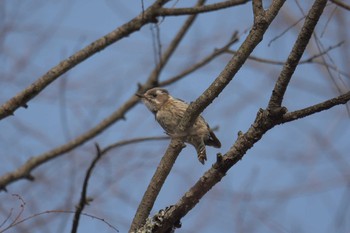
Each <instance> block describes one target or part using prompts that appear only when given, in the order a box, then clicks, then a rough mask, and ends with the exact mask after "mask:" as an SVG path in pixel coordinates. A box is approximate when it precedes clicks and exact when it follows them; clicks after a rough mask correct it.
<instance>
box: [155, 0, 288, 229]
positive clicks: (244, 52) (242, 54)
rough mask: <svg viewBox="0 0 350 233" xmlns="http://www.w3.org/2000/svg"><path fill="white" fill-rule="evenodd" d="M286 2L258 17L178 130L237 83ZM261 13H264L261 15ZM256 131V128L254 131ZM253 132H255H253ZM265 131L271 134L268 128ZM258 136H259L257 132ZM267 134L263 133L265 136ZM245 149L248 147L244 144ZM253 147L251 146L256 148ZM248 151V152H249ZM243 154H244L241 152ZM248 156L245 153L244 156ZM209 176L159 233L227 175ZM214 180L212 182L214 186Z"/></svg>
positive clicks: (187, 125)
mask: <svg viewBox="0 0 350 233" xmlns="http://www.w3.org/2000/svg"><path fill="white" fill-rule="evenodd" d="M283 3H284V1H283V0H280V1H275V2H274V3H273V4H271V6H270V8H269V11H268V12H269V13H270V14H261V15H259V17H256V20H255V22H254V26H253V28H252V30H251V31H250V32H249V35H248V36H247V38H246V39H245V41H244V42H243V43H242V45H241V46H240V48H239V49H238V51H237V53H236V54H235V55H234V56H233V58H232V59H231V60H230V61H229V63H228V64H227V65H226V67H225V68H224V70H223V71H222V72H221V73H220V75H219V76H218V77H217V78H216V79H215V81H214V82H213V83H212V84H211V85H210V87H209V88H208V89H207V90H206V91H205V92H204V93H203V94H202V95H201V96H200V97H199V98H198V99H197V100H196V101H194V102H192V103H191V104H190V105H189V107H188V108H187V110H186V113H185V115H184V117H183V118H182V120H181V122H180V124H179V126H178V130H179V131H180V132H184V131H185V130H186V129H187V128H188V127H189V126H190V125H191V124H193V121H194V120H195V119H196V118H197V117H198V115H199V114H200V113H201V112H202V111H203V110H204V109H205V108H206V107H207V106H208V105H209V104H210V103H211V102H212V101H213V100H214V99H215V98H216V97H217V96H218V95H219V93H220V92H221V91H222V90H223V89H224V88H225V87H226V86H227V85H228V83H229V82H230V81H231V80H232V79H233V77H234V75H235V74H236V73H237V72H238V70H239V69H240V68H241V66H242V65H243V63H244V62H245V61H246V60H247V58H248V57H249V55H250V54H251V52H252V51H253V50H254V48H255V47H256V46H257V45H258V44H259V43H260V41H261V40H262V38H263V35H264V33H265V32H266V30H267V28H268V26H269V25H270V24H271V22H272V21H273V19H274V18H275V17H276V15H277V13H278V12H279V10H280V9H281V7H282V5H283ZM260 13H261V12H260ZM253 129H255V128H253ZM253 129H252V131H253ZM264 130H267V129H265V128H264ZM253 133H254V134H255V132H253ZM262 134H263V133H261V135H262ZM253 138H254V139H255V140H258V139H259V137H253ZM242 145H244V144H242ZM252 145H253V144H251V146H252ZM248 148H250V147H247V148H246V150H248ZM239 152H241V150H239ZM174 153H177V154H174V155H172V156H174V157H177V156H178V153H180V150H178V151H174ZM243 154H244V153H243ZM228 168H229V166H226V167H225V169H227V170H228ZM206 174H208V175H204V176H203V177H202V178H201V179H200V181H198V183H197V184H196V193H195V194H194V193H186V194H185V196H184V197H183V199H186V201H185V202H183V200H182V199H181V200H180V202H179V203H178V204H176V205H175V207H174V208H171V213H170V214H167V215H166V218H165V222H164V225H162V226H161V227H160V228H159V229H158V232H163V231H164V230H165V229H169V227H171V226H172V225H173V224H174V222H175V221H177V220H179V219H181V218H182V217H183V216H184V215H186V214H187V212H188V211H190V210H191V209H192V208H193V207H194V206H195V205H196V204H197V203H198V202H199V200H200V198H201V197H202V196H203V195H204V194H205V193H206V192H208V190H209V189H210V188H211V187H212V186H214V185H215V184H216V183H217V182H219V181H220V179H221V178H222V177H223V176H224V174H225V172H222V171H217V169H216V168H215V169H213V170H212V171H210V172H209V173H206ZM210 180H211V181H212V182H210Z"/></svg>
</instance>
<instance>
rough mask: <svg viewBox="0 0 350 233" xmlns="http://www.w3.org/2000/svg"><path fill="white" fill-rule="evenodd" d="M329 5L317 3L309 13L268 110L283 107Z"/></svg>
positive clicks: (321, 2)
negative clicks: (322, 15) (288, 88)
mask: <svg viewBox="0 0 350 233" xmlns="http://www.w3.org/2000/svg"><path fill="white" fill-rule="evenodd" d="M326 5H327V0H318V1H315V2H314V4H313V6H312V8H311V10H310V11H309V13H308V15H307V17H306V18H305V22H304V25H303V27H302V28H301V32H300V33H299V36H298V38H297V40H296V42H295V44H294V46H293V49H292V51H291V53H290V54H289V56H288V59H287V61H286V64H285V65H284V66H283V69H282V72H281V74H280V76H279V77H278V80H277V82H276V84H275V87H274V89H273V91H272V95H271V98H270V102H269V104H268V109H274V108H278V107H281V104H282V101H283V96H284V94H285V92H286V90H287V86H288V84H289V81H290V79H291V78H292V75H293V73H294V71H295V69H296V67H297V65H298V63H299V61H300V59H301V57H302V55H303V53H304V51H305V49H306V46H307V44H308V43H309V40H310V38H311V36H312V33H313V31H314V29H315V27H316V24H317V22H318V20H319V18H320V17H321V14H322V12H323V10H324V8H325V7H326Z"/></svg>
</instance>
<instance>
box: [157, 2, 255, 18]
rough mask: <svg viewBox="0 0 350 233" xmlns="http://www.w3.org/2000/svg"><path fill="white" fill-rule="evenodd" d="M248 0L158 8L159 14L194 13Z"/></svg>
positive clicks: (226, 6) (239, 3)
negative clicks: (187, 6)
mask: <svg viewBox="0 0 350 233" xmlns="http://www.w3.org/2000/svg"><path fill="white" fill-rule="evenodd" d="M247 2H249V0H228V1H223V2H218V3H213V4H209V5H204V6H197V7H189V8H160V9H159V10H158V15H159V16H171V15H194V14H198V13H204V12H211V11H217V10H221V9H225V8H228V7H232V6H237V5H241V4H245V3H247Z"/></svg>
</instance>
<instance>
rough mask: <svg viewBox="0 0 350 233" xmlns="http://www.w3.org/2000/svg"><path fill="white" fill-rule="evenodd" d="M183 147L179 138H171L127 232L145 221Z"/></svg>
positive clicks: (132, 230)
mask: <svg viewBox="0 0 350 233" xmlns="http://www.w3.org/2000/svg"><path fill="white" fill-rule="evenodd" d="M183 147H184V144H183V142H182V141H181V140H179V139H172V140H171V142H170V144H169V146H168V148H167V150H166V152H165V154H164V156H163V157H162V159H161V160H160V162H159V165H158V167H157V170H156V171H155V173H154V175H153V177H152V179H151V182H150V183H149V185H148V187H147V190H146V192H145V193H144V195H143V197H142V200H141V202H140V204H139V207H138V208H137V211H136V214H135V217H134V219H133V221H132V224H131V227H130V230H129V232H134V231H135V230H136V229H138V228H140V227H141V226H142V225H143V224H144V223H145V221H146V218H147V217H148V216H149V214H150V212H151V210H152V208H153V205H154V202H155V201H156V199H157V196H158V194H159V192H160V190H161V188H162V187H163V184H164V182H165V180H166V178H167V177H168V175H169V173H170V171H171V169H172V167H173V165H174V163H175V161H176V159H177V157H178V155H179V154H180V152H181V150H182V148H183Z"/></svg>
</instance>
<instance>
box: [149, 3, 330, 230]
mask: <svg viewBox="0 0 350 233" xmlns="http://www.w3.org/2000/svg"><path fill="white" fill-rule="evenodd" d="M326 2H327V1H326V0H319V1H316V2H315V4H314V6H313V7H312V9H311V10H310V12H309V15H308V17H307V21H308V20H309V19H310V18H312V21H313V19H314V18H315V17H316V18H318V17H319V15H320V14H321V13H322V10H319V8H322V7H323V8H324V6H325V5H326ZM282 4H283V1H274V2H273V3H272V5H271V6H270V8H269V9H268V10H267V11H266V12H270V13H271V12H272V11H273V10H275V11H276V14H277V12H278V11H279V9H280V8H281V6H282ZM277 6H278V7H277ZM275 7H276V8H275ZM323 8H322V9H323ZM276 14H274V15H276ZM266 15H268V14H266ZM272 18H273V17H272ZM268 22H269V21H268ZM316 22H317V20H316ZM255 24H257V25H254V26H253V29H254V28H257V27H261V25H265V24H264V23H261V22H259V21H258V20H257V21H256V23H255ZM267 24H268V23H267ZM311 27H312V30H313V28H314V25H312V26H311ZM263 28H265V27H263ZM265 30H266V29H265ZM260 31H261V32H262V34H261V35H260V34H259V33H258V32H260ZM255 33H256V35H255V36H254V37H253V38H254V39H255V40H256V41H258V42H259V39H260V38H259V36H262V35H263V34H264V30H257V31H256V32H255ZM304 33H305V32H303V31H302V32H301V33H300V34H304ZM311 33H312V31H311ZM307 34H308V33H307ZM248 37H249V35H248ZM300 37H304V38H305V35H304V36H300V35H299V37H298V39H299V38H300ZM297 41H298V40H297ZM242 46H243V45H242ZM304 49H305V47H304ZM238 52H239V51H238ZM292 52H293V51H292ZM292 52H291V53H292ZM237 54H238V53H237ZM297 54H302V51H297ZM246 56H247V57H248V56H249V54H247V55H246ZM247 57H245V59H247ZM292 60H293V61H295V60H296V61H298V60H299V59H292ZM297 63H298V62H296V64H297ZM290 69H292V70H293V67H290ZM294 69H295V68H294ZM225 70H226V69H225ZM283 71H284V72H287V73H289V71H286V70H285V69H283V70H282V72H283ZM224 72H225V71H223V72H222V73H224ZM224 82H225V79H224V80H222V83H224ZM286 85H288V82H287V84H286ZM217 86H218V85H216V86H214V87H212V88H213V89H211V92H209V93H208V95H207V96H208V98H207V99H208V100H209V101H211V100H212V99H211V95H210V94H211V93H213V92H214V93H215V92H216V90H215V88H216V87H217ZM208 89H209V88H208ZM203 96H204V97H203ZM201 97H203V100H204V99H205V97H206V95H202V96H201ZM201 97H200V98H201ZM200 98H198V99H197V100H196V102H198V105H195V104H196V102H195V104H191V105H194V107H193V110H192V109H191V110H192V111H188V110H187V111H186V113H187V114H188V113H192V114H193V115H195V116H198V115H196V113H197V112H196V111H198V109H199V110H200V109H201V108H202V105H201V104H202V102H200V101H198V100H200ZM270 101H271V100H270ZM206 104H207V103H205V102H203V105H204V106H205V105H206ZM191 105H190V107H191ZM190 107H189V109H190ZM184 119H185V117H184ZM184 119H183V120H182V121H181V123H180V125H181V124H182V126H186V123H187V122H184ZM187 119H188V120H189V121H190V120H192V119H191V116H188V118H187ZM280 119H281V118H275V117H274V115H272V114H271V113H270V111H269V110H262V109H260V110H259V112H258V113H257V116H256V119H255V121H254V123H253V124H252V125H251V127H250V128H249V129H248V131H247V132H246V133H244V134H243V133H242V132H239V134H238V139H237V140H236V142H235V143H234V145H233V146H232V147H231V148H230V150H229V151H228V152H227V153H226V154H225V155H224V156H221V155H220V154H218V156H217V162H216V163H215V164H214V165H213V166H212V168H210V169H209V170H208V171H207V172H205V174H204V175H203V176H202V177H201V178H200V179H199V180H198V181H197V183H196V184H195V185H194V186H193V187H192V188H191V189H190V190H189V191H188V192H186V194H185V195H184V196H183V197H182V198H181V199H180V200H179V201H178V203H176V204H175V205H174V206H172V207H171V208H170V210H169V211H168V212H167V213H166V214H165V217H164V221H163V224H162V225H161V226H160V227H159V229H158V230H157V231H156V232H164V230H166V229H169V228H170V229H171V228H172V226H173V224H174V223H175V222H178V221H179V220H180V219H181V218H182V217H183V216H185V215H186V214H187V213H188V212H189V211H190V210H191V209H192V208H193V207H194V206H195V205H196V204H197V203H198V202H199V200H200V199H201V198H202V197H203V196H204V195H205V194H206V193H207V192H208V191H209V190H210V189H211V188H212V187H213V186H214V185H215V184H217V183H218V182H219V181H220V180H221V179H222V178H223V177H224V176H225V174H226V172H227V171H228V170H229V169H230V168H231V167H232V166H233V165H234V164H236V163H237V162H238V161H239V160H240V159H241V158H242V157H243V156H244V154H245V153H246V152H247V151H248V150H249V149H250V148H251V147H252V146H253V145H254V144H255V143H256V142H257V141H259V140H260V139H261V137H262V136H263V135H264V134H265V133H266V132H267V131H268V130H269V129H271V128H273V127H274V126H275V125H277V124H278V123H279V120H280Z"/></svg>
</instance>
